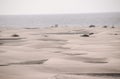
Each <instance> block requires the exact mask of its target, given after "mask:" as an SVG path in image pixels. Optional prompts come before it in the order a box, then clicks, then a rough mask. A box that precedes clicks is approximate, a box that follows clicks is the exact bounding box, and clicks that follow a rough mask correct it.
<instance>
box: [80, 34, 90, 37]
mask: <svg viewBox="0 0 120 79" xmlns="http://www.w3.org/2000/svg"><path fill="white" fill-rule="evenodd" d="M81 37H89V35H87V34H83V35H81Z"/></svg>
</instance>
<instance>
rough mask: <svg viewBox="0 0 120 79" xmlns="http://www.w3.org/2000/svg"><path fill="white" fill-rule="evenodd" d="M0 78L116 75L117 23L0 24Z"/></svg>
mask: <svg viewBox="0 0 120 79" xmlns="http://www.w3.org/2000/svg"><path fill="white" fill-rule="evenodd" d="M13 34H18V35H19V37H17V36H16V37H11V35H13ZM83 34H86V35H88V36H89V37H88V36H82V35H83ZM89 34H90V35H89ZM0 79H120V27H116V28H111V27H107V28H102V27H95V28H94V27H93V28H89V27H57V28H54V27H53V28H51V27H45V28H1V29H0Z"/></svg>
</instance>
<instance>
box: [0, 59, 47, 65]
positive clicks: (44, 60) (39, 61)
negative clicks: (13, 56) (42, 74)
mask: <svg viewBox="0 0 120 79" xmlns="http://www.w3.org/2000/svg"><path fill="white" fill-rule="evenodd" d="M46 61H48V59H43V60H31V61H24V62H16V63H7V64H0V66H10V65H35V64H43V63H45V62H46Z"/></svg>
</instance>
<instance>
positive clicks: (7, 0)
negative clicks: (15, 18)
mask: <svg viewBox="0 0 120 79" xmlns="http://www.w3.org/2000/svg"><path fill="white" fill-rule="evenodd" d="M94 12H120V0H0V14H61V13H62V14H64V13H94Z"/></svg>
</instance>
